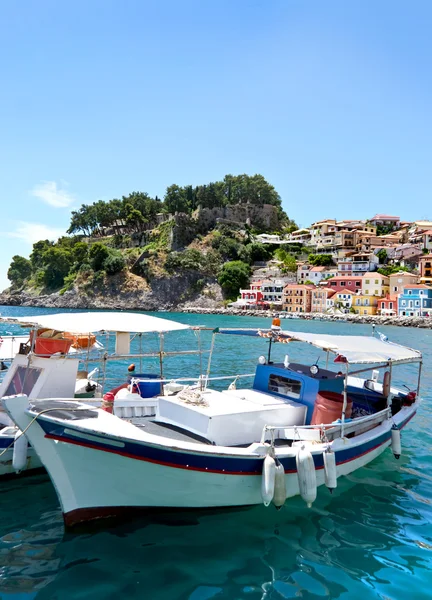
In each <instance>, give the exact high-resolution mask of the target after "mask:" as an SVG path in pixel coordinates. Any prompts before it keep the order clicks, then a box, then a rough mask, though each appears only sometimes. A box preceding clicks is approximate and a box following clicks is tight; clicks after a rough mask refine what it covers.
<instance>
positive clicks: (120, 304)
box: [0, 291, 432, 329]
mask: <svg viewBox="0 0 432 600" xmlns="http://www.w3.org/2000/svg"><path fill="white" fill-rule="evenodd" d="M215 295H216V294H215ZM143 300H144V298H143V297H142V296H141V297H140V294H131V295H130V296H129V297H127V298H124V297H123V295H120V296H116V297H114V296H111V295H106V296H97V297H93V298H91V299H90V298H88V297H83V296H82V295H80V294H77V293H76V291H75V293H70V292H69V293H68V292H67V293H66V294H64V295H63V296H60V295H58V294H50V295H43V296H31V295H27V294H22V293H21V294H16V295H15V294H14V295H9V294H0V306H29V307H33V308H59V309H61V308H72V309H74V308H81V309H85V308H87V309H99V310H100V309H106V310H132V311H133V310H137V311H150V312H157V311H160V310H164V311H167V312H184V313H195V314H202V315H226V316H236V317H242V316H244V317H261V318H263V317H264V318H272V317H274V315H275V314H277V311H274V310H242V309H235V308H225V307H223V306H221V300H220V298H217V300H216V299H213V298H212V299H211V300H210V298H208V297H202V296H201V297H198V298H196V299H195V300H194V301H193V302H190V301H189V302H184V303H182V302H179V303H178V304H177V305H172V303H167V302H165V303H164V302H158V301H157V299H156V298H152V300H153V301H152V302H148V301H147V302H146V301H143ZM146 300H148V297H147V298H146ZM291 320H293V321H296V320H306V321H327V322H336V323H339V322H347V323H353V324H355V323H360V324H368V325H377V326H383V325H393V326H396V327H418V328H422V329H432V317H389V316H372V315H357V314H351V313H348V314H346V315H328V314H319V313H301V314H298V315H296V317H295V318H287V319H285V321H288V322H289V321H291Z"/></svg>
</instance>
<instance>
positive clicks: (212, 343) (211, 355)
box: [204, 330, 216, 389]
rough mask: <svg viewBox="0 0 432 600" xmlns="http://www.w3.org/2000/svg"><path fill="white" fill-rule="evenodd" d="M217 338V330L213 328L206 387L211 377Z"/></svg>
mask: <svg viewBox="0 0 432 600" xmlns="http://www.w3.org/2000/svg"><path fill="white" fill-rule="evenodd" d="M215 339H216V332H215V331H214V330H213V335H212V341H211V345H210V352H209V357H208V362H207V373H206V378H205V385H204V389H206V388H207V385H208V381H209V377H210V369H211V361H212V357H213V349H214V344H215Z"/></svg>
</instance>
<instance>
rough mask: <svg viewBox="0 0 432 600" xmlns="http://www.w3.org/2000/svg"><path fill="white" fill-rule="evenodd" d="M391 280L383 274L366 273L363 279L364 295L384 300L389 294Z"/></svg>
mask: <svg viewBox="0 0 432 600" xmlns="http://www.w3.org/2000/svg"><path fill="white" fill-rule="evenodd" d="M389 291H390V290H389V278H388V277H387V276H386V275H381V273H366V275H365V276H364V277H363V279H362V294H363V295H364V296H376V297H378V298H383V297H384V296H386V295H387V294H388V293H389Z"/></svg>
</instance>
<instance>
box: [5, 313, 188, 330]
mask: <svg viewBox="0 0 432 600" xmlns="http://www.w3.org/2000/svg"><path fill="white" fill-rule="evenodd" d="M0 320H4V321H6V322H9V323H10V322H14V323H19V324H21V325H23V326H25V325H28V326H33V325H37V326H38V327H46V328H47V329H55V330H56V331H70V332H71V333H80V334H86V333H98V332H102V331H121V332H130V333H132V332H133V333H165V332H167V331H179V330H182V329H189V327H190V326H189V325H184V324H183V323H178V322H176V321H171V320H170V319H160V318H159V317H152V316H150V315H143V314H140V313H130V312H82V313H56V314H52V315H47V314H44V315H32V316H29V317H17V318H16V319H11V318H5V319H0Z"/></svg>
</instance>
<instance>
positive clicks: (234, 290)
mask: <svg viewBox="0 0 432 600" xmlns="http://www.w3.org/2000/svg"><path fill="white" fill-rule="evenodd" d="M250 274H251V269H250V266H249V265H247V264H246V263H244V262H242V261H241V260H234V261H232V262H227V263H225V264H224V265H223V267H222V269H221V271H220V273H219V277H218V282H219V285H220V286H221V287H222V289H223V291H224V294H225V296H226V297H227V298H229V299H230V300H235V299H236V298H237V296H238V293H239V290H240V288H244V287H246V286H247V285H248V283H249V277H250Z"/></svg>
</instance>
